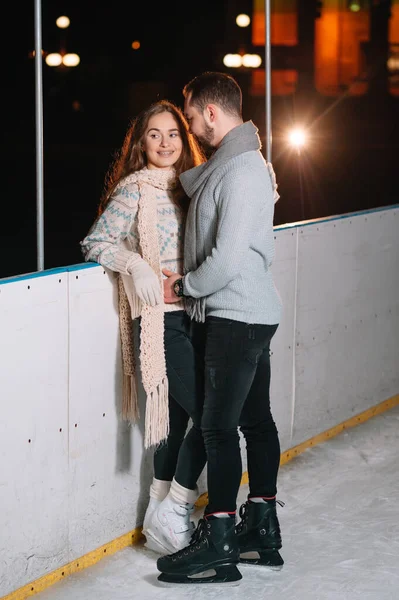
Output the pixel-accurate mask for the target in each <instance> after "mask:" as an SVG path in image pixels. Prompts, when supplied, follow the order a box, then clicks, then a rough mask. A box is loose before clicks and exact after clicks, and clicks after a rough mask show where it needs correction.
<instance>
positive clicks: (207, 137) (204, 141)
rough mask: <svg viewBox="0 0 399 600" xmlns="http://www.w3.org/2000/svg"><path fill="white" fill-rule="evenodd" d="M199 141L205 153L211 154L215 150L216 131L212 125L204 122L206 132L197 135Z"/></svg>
mask: <svg viewBox="0 0 399 600" xmlns="http://www.w3.org/2000/svg"><path fill="white" fill-rule="evenodd" d="M195 137H196V138H197V140H198V142H199V143H200V144H201V146H202V148H203V150H204V152H205V154H206V155H207V156H209V155H210V154H212V153H213V152H214V151H215V146H214V144H213V140H214V138H215V132H214V131H213V129H212V127H209V125H207V124H206V123H204V133H203V135H196V136H195Z"/></svg>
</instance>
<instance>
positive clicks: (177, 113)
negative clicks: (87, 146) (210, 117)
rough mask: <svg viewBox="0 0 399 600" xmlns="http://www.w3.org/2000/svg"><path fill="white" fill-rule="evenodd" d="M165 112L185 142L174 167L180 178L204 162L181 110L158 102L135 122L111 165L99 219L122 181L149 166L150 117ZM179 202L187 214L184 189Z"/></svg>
mask: <svg viewBox="0 0 399 600" xmlns="http://www.w3.org/2000/svg"><path fill="white" fill-rule="evenodd" d="M163 112H168V113H170V114H171V115H172V116H173V117H174V119H175V121H176V123H177V126H178V128H179V132H180V136H181V139H182V142H183V148H182V152H181V155H180V157H179V159H178V160H177V162H176V163H175V164H174V168H175V169H176V174H177V176H179V175H180V174H181V173H183V172H184V171H187V170H188V169H191V168H192V167H195V166H197V165H199V164H201V163H203V162H204V161H205V157H204V155H203V153H202V151H201V149H200V147H199V145H198V143H197V141H196V140H195V138H194V136H193V135H191V134H190V133H189V128H188V124H187V121H186V119H185V117H184V115H183V113H182V111H181V110H180V108H179V107H178V106H176V105H175V104H173V103H172V102H169V100H160V101H158V102H155V103H154V104H152V105H151V106H150V107H149V108H147V109H145V110H143V111H142V112H141V113H140V114H139V115H138V116H137V117H136V118H135V119H134V120H133V121H132V123H131V124H130V126H129V128H128V130H127V132H126V135H125V139H124V142H123V145H122V148H121V149H120V151H119V152H118V153H117V154H116V158H115V159H114V161H113V162H112V164H111V166H110V168H109V170H108V172H107V175H106V177H105V184H104V191H103V194H102V196H101V199H100V205H99V209H98V214H99V215H101V214H102V213H103V212H104V210H105V207H106V206H107V204H108V202H109V201H110V199H111V196H112V193H113V191H114V189H115V188H116V186H117V185H118V183H119V182H120V181H121V179H123V178H124V177H126V176H127V175H130V174H131V173H135V172H136V171H140V170H141V169H143V168H144V167H145V166H146V165H147V160H146V155H145V152H144V151H143V149H142V143H143V139H144V135H145V132H146V130H147V127H148V122H149V120H150V119H151V117H153V116H154V115H159V114H161V113H163ZM179 185H180V184H179ZM179 192H180V193H179ZM176 199H177V202H179V204H180V206H181V207H182V208H183V209H184V212H186V211H187V209H188V202H189V199H188V198H187V197H186V196H185V195H184V193H183V190H182V189H181V188H180V190H179V189H178V193H177V194H176Z"/></svg>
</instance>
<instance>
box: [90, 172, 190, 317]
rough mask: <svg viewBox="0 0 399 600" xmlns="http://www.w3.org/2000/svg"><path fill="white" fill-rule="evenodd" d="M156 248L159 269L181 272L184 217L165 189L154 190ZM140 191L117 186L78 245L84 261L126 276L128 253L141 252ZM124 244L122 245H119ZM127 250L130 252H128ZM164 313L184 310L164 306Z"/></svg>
mask: <svg viewBox="0 0 399 600" xmlns="http://www.w3.org/2000/svg"><path fill="white" fill-rule="evenodd" d="M156 197H157V215H158V223H157V228H158V245H159V255H160V264H161V269H170V270H171V271H173V272H175V273H182V272H183V237H184V224H183V214H182V210H181V209H180V207H179V206H177V205H176V204H175V203H174V202H173V200H172V198H171V193H170V192H169V191H168V190H161V189H157V190H156ZM138 200H139V189H138V186H137V184H136V183H127V184H125V183H124V182H123V180H122V181H121V182H120V183H119V184H118V186H117V188H116V189H115V191H114V194H113V196H112V198H111V200H110V201H109V203H108V204H107V207H106V209H105V211H104V212H103V213H102V215H101V216H100V217H99V218H98V219H97V220H96V221H95V223H94V225H93V227H92V228H91V230H90V231H89V233H88V235H87V236H86V237H85V238H84V240H83V241H82V242H81V248H82V252H83V254H84V256H85V260H86V261H93V262H98V263H100V264H101V265H102V266H103V267H106V268H108V269H110V270H111V271H116V272H118V273H123V274H127V273H128V272H127V270H126V266H127V263H128V261H129V258H130V257H131V252H138V253H140V240H139V236H138V231H137V224H138V212H137V206H138ZM122 241H124V244H123V245H122V244H121V242H122ZM126 247H128V248H129V249H130V250H127V249H126ZM164 310H165V312H171V311H175V310H183V303H182V302H177V303H175V304H165V305H164Z"/></svg>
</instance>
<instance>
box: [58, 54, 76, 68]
mask: <svg viewBox="0 0 399 600" xmlns="http://www.w3.org/2000/svg"><path fill="white" fill-rule="evenodd" d="M62 62H63V64H64V65H65V66H66V67H76V66H77V65H78V64H79V63H80V56H79V55H78V54H65V56H63V57H62Z"/></svg>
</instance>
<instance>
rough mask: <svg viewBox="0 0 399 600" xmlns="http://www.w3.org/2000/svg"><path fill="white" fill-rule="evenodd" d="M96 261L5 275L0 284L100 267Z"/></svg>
mask: <svg viewBox="0 0 399 600" xmlns="http://www.w3.org/2000/svg"><path fill="white" fill-rule="evenodd" d="M100 266H101V265H99V264H98V263H94V262H87V263H81V264H77V265H70V266H67V267H56V268H54V269H46V270H44V271H35V272H34V273H24V275H16V276H15V277H14V276H13V277H6V278H5V279H0V285H3V284H5V283H14V282H15V281H23V280H24V279H36V278H37V277H47V276H48V275H59V274H61V273H71V272H73V271H83V269H92V268H93V267H100Z"/></svg>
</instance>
